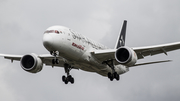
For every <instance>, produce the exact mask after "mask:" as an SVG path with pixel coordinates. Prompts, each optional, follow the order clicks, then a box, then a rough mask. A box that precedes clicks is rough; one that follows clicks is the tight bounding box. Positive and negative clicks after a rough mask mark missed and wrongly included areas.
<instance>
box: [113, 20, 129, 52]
mask: <svg viewBox="0 0 180 101" xmlns="http://www.w3.org/2000/svg"><path fill="white" fill-rule="evenodd" d="M126 25H127V21H126V20H124V23H123V26H122V29H121V33H120V35H119V37H118V39H117V42H116V45H115V47H114V48H116V49H117V48H119V47H121V46H125V37H126Z"/></svg>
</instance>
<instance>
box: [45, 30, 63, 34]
mask: <svg viewBox="0 0 180 101" xmlns="http://www.w3.org/2000/svg"><path fill="white" fill-rule="evenodd" d="M60 32H61V31H60ZM44 33H56V34H59V31H58V30H47V31H45V32H44Z"/></svg>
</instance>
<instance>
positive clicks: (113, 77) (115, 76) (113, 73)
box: [104, 60, 120, 81]
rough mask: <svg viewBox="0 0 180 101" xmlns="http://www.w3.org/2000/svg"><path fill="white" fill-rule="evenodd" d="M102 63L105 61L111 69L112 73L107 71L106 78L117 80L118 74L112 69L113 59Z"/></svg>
mask: <svg viewBox="0 0 180 101" xmlns="http://www.w3.org/2000/svg"><path fill="white" fill-rule="evenodd" d="M104 63H106V64H107V65H108V66H109V67H110V68H111V69H112V73H111V72H109V73H108V74H107V76H108V78H109V79H110V80H111V81H113V79H116V80H117V81H119V79H120V76H119V75H118V74H117V72H116V71H115V69H114V63H113V60H108V61H105V62H104Z"/></svg>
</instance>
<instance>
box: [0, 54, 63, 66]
mask: <svg viewBox="0 0 180 101" xmlns="http://www.w3.org/2000/svg"><path fill="white" fill-rule="evenodd" d="M0 56H1V57H4V58H5V59H9V60H11V62H13V61H14V60H15V61H20V60H21V58H22V57H23V55H10V54H0ZM38 57H39V58H41V60H42V62H43V64H45V65H48V66H58V67H64V59H63V58H62V57H58V59H59V64H55V65H53V64H52V59H54V56H52V55H50V54H43V55H38Z"/></svg>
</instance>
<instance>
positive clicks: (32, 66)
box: [0, 20, 180, 84]
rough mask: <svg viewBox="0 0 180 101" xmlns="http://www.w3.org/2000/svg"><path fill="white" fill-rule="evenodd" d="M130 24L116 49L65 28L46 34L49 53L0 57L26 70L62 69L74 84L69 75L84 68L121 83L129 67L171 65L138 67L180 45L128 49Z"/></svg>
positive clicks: (44, 38) (179, 47) (44, 36)
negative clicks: (44, 66) (122, 76)
mask: <svg viewBox="0 0 180 101" xmlns="http://www.w3.org/2000/svg"><path fill="white" fill-rule="evenodd" d="M126 26H127V21H126V20H124V22H123V25H122V29H121V31H120V34H119V36H118V39H117V42H116V44H115V47H114V49H110V48H108V47H106V46H105V45H102V44H100V43H98V42H96V41H93V40H91V39H89V38H87V37H85V36H83V35H81V34H79V33H77V32H75V31H74V30H72V29H70V28H67V27H64V26H52V27H49V28H47V29H46V31H45V32H44V34H43V45H44V47H45V48H46V49H47V51H48V52H49V53H50V54H41V55H37V54H35V53H31V54H26V55H10V54H0V56H2V57H4V58H5V59H10V60H11V62H13V61H14V60H16V61H20V65H21V67H22V69H23V70H25V71H27V72H30V73H38V72H40V71H41V70H42V68H43V64H45V65H47V66H52V67H63V68H64V70H65V73H66V76H65V75H63V76H62V81H63V82H64V83H65V84H68V82H70V83H71V84H73V83H74V81H75V80H74V78H73V76H72V75H70V71H71V70H72V69H78V70H79V69H81V70H83V71H87V72H94V73H97V74H100V75H102V76H105V77H108V78H109V79H110V81H113V80H114V79H116V80H117V81H118V80H120V75H121V74H124V73H126V72H128V71H129V68H131V67H135V66H141V65H148V64H155V63H164V62H170V61H171V60H163V61H154V62H147V63H139V64H137V60H139V59H144V58H145V57H146V56H153V55H157V54H160V53H164V54H165V55H167V52H169V51H173V50H177V49H180V42H175V43H169V44H161V45H154V46H146V47H128V46H126V45H125V36H126Z"/></svg>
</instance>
